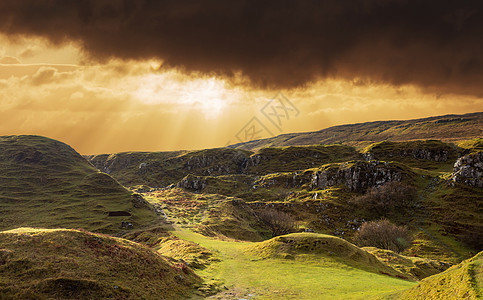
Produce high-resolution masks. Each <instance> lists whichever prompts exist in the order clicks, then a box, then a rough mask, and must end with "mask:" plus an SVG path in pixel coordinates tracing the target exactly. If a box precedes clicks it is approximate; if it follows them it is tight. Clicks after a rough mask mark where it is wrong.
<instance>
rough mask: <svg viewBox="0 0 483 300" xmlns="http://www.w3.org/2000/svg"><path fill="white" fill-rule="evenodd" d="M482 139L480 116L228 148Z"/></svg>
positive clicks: (364, 126)
mask: <svg viewBox="0 0 483 300" xmlns="http://www.w3.org/2000/svg"><path fill="white" fill-rule="evenodd" d="M481 136H483V113H481V112H479V113H470V114H464V115H446V116H437V117H431V118H424V119H414V120H402V121H377V122H367V123H359V124H349V125H340V126H334V127H329V128H326V129H323V130H320V131H314V132H305V133H289V134H281V135H278V136H275V137H272V138H267V139H261V140H254V141H249V142H246V143H240V144H234V145H231V146H230V147H231V148H236V149H245V150H251V151H254V150H257V149H261V148H264V147H281V146H294V145H315V144H324V145H327V144H348V145H361V144H362V145H368V144H371V143H374V142H381V141H385V140H391V141H408V140H425V139H437V140H444V141H459V140H470V139H475V138H481Z"/></svg>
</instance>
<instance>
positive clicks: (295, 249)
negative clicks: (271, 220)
mask: <svg viewBox="0 0 483 300" xmlns="http://www.w3.org/2000/svg"><path fill="white" fill-rule="evenodd" d="M247 252H248V253H251V254H254V255H256V256H259V257H263V258H285V259H296V260H297V259H300V260H306V259H309V260H311V259H312V260H313V259H315V260H320V259H322V260H324V259H325V260H326V259H330V260H335V261H338V262H342V263H344V264H346V265H349V266H352V267H355V268H359V269H363V270H366V271H370V272H375V273H381V274H387V275H392V276H397V277H401V278H405V279H406V278H407V277H406V276H403V275H402V274H401V273H399V272H397V271H396V270H394V269H392V268H390V267H388V266H387V265H385V264H384V263H382V262H381V261H380V260H379V259H378V258H377V257H376V256H374V255H373V254H371V253H369V252H367V251H364V250H362V249H361V248H359V247H357V246H355V245H353V244H351V243H349V242H347V241H345V240H343V239H341V238H338V237H334V236H330V235H325V234H316V233H292V234H287V235H283V236H278V237H275V238H272V239H270V240H267V241H264V242H261V243H258V244H255V245H253V246H249V247H248V248H247Z"/></svg>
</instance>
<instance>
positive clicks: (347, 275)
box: [173, 229, 415, 299]
mask: <svg viewBox="0 0 483 300" xmlns="http://www.w3.org/2000/svg"><path fill="white" fill-rule="evenodd" d="M173 233H174V234H176V235H177V236H179V237H180V238H183V239H185V240H189V241H192V242H195V243H198V244H200V245H201V246H203V247H206V248H208V249H211V250H212V251H213V252H215V253H217V255H218V257H219V258H220V261H219V262H214V263H212V264H211V265H209V267H208V268H206V269H204V270H200V271H197V273H198V274H199V275H200V276H202V278H204V279H205V280H206V281H208V282H214V283H222V284H223V285H224V286H226V288H227V289H228V290H227V291H223V292H221V293H220V294H218V295H215V296H213V298H217V299H233V298H241V297H243V298H249V297H250V296H255V297H256V299H363V298H371V297H376V296H382V295H387V294H391V293H393V292H394V291H398V290H404V289H407V288H409V287H411V286H414V284H415V283H413V282H410V281H406V280H402V279H398V278H394V277H389V276H386V275H381V274H376V273H373V272H367V271H364V270H362V269H359V268H354V267H351V266H348V265H347V264H345V263H342V262H341V261H340V260H337V259H331V258H329V257H324V256H319V257H318V259H307V260H292V259H280V258H266V259H262V258H260V257H259V256H257V255H254V254H250V253H249V252H247V251H246V249H247V247H254V246H256V245H257V244H256V243H252V242H236V241H222V240H217V239H211V238H207V237H204V236H202V235H199V234H197V233H193V232H191V231H188V230H185V229H178V230H177V231H175V232H173Z"/></svg>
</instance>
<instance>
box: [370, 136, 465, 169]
mask: <svg viewBox="0 0 483 300" xmlns="http://www.w3.org/2000/svg"><path fill="white" fill-rule="evenodd" d="M362 152H363V153H370V154H372V156H373V158H374V159H376V160H383V161H397V162H400V163H403V164H405V165H407V166H410V167H413V168H420V169H425V170H430V171H437V172H451V171H453V165H454V162H455V161H456V159H457V158H458V149H457V147H456V146H455V145H454V144H448V143H443V142H441V141H436V140H425V141H411V142H389V141H384V142H379V143H374V144H371V145H370V146H368V147H366V148H365V149H364V150H363V151H362ZM422 152H426V153H430V155H431V159H425V158H424V157H423V155H424V154H423V153H422ZM415 156H416V157H415ZM417 156H419V157H417Z"/></svg>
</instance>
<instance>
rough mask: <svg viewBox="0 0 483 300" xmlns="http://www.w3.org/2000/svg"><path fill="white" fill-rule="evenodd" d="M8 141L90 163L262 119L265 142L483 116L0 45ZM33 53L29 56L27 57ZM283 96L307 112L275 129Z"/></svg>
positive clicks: (360, 88) (457, 105) (177, 144)
mask: <svg viewBox="0 0 483 300" xmlns="http://www.w3.org/2000/svg"><path fill="white" fill-rule="evenodd" d="M0 40H1V41H2V44H3V45H4V46H3V47H2V48H0V94H1V95H2V101H1V102H0V118H1V119H2V125H1V126H0V135H14V134H37V135H43V136H47V137H50V138H54V139H58V140H60V141H63V142H65V143H67V144H69V145H71V146H72V147H74V148H75V149H76V150H77V151H79V152H80V153H82V154H100V153H113V152H123V151H171V150H192V149H204V148H215V147H223V146H226V145H227V144H234V143H238V142H241V141H242V140H240V139H238V138H237V136H236V134H237V133H238V132H239V131H240V130H241V129H242V128H243V127H244V126H245V125H246V124H247V122H249V121H250V120H251V119H253V118H258V120H262V121H263V126H265V127H266V129H267V130H266V131H264V132H263V133H261V134H262V136H261V137H269V136H272V135H278V134H282V133H291V132H307V131H317V130H321V129H323V128H327V127H330V126H334V125H341V124H349V123H359V122H368V121H377V120H389V119H391V120H392V119H414V118H422V117H429V116H435V115H444V114H452V113H457V114H460V113H469V112H476V111H478V110H481V104H482V99H481V98H479V97H476V96H471V95H456V94H443V95H438V94H435V93H432V92H429V91H424V90H423V89H421V88H419V87H416V86H414V85H399V86H394V85H391V84H387V83H364V82H362V83H361V82H359V81H354V80H353V81H349V80H344V79H335V78H334V79H327V78H326V79H322V80H319V81H317V82H314V83H310V84H307V85H305V86H303V87H297V88H281V89H261V88H255V87H252V86H250V85H249V84H246V82H244V81H243V78H241V79H240V80H239V82H232V81H230V80H227V79H226V78H221V77H217V76H213V75H202V74H197V73H186V72H182V71H177V70H175V69H166V70H165V69H163V67H162V64H163V63H162V61H159V60H152V59H150V60H139V61H135V60H120V59H113V60H108V61H106V62H105V63H95V64H93V63H87V62H85V60H84V58H83V56H82V51H81V50H80V48H77V47H76V46H75V45H74V44H67V45H52V44H49V43H46V42H45V41H44V42H42V40H39V39H29V38H22V39H20V40H11V39H9V38H8V37H6V36H1V38H0ZM26 53H27V54H28V55H26ZM278 93H282V95H284V96H285V97H287V99H289V101H290V103H291V104H293V105H294V107H296V108H297V109H298V110H299V115H298V116H297V117H293V118H290V119H289V120H284V123H283V126H278V127H277V126H275V125H274V124H272V123H271V122H269V121H268V120H266V119H264V116H263V113H262V108H263V107H264V106H265V105H266V103H268V102H269V101H270V100H271V99H272V98H273V97H274V96H276V95H277V94H278Z"/></svg>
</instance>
